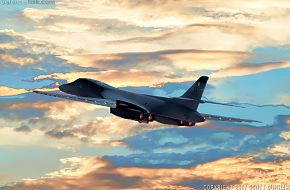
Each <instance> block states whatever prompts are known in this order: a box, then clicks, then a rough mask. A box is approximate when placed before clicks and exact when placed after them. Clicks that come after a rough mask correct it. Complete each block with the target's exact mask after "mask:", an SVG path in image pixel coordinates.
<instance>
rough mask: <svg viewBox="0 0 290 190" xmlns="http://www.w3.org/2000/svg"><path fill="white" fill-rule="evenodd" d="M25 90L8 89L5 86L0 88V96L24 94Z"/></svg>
mask: <svg viewBox="0 0 290 190" xmlns="http://www.w3.org/2000/svg"><path fill="white" fill-rule="evenodd" d="M26 92H27V90H25V89H22V88H18V89H17V88H10V87H7V86H0V96H13V95H18V94H23V93H26Z"/></svg>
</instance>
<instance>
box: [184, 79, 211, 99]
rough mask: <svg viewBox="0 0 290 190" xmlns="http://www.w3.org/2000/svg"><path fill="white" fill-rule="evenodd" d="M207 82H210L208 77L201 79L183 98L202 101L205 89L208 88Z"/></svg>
mask: <svg viewBox="0 0 290 190" xmlns="http://www.w3.org/2000/svg"><path fill="white" fill-rule="evenodd" d="M207 80H208V77H207V76H202V77H200V78H199V79H198V80H197V81H196V82H195V83H194V84H193V85H192V86H191V87H190V88H189V89H188V90H187V91H186V92H185V93H184V94H183V95H182V96H181V97H182V98H188V99H195V100H200V99H201V97H202V93H203V91H204V88H205V86H206V83H207Z"/></svg>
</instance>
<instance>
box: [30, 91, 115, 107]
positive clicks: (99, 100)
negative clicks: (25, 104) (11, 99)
mask: <svg viewBox="0 0 290 190" xmlns="http://www.w3.org/2000/svg"><path fill="white" fill-rule="evenodd" d="M33 92H34V93H37V94H43V95H47V96H53V97H57V98H63V99H68V100H74V101H78V102H85V103H90V104H96V105H100V106H106V107H110V108H116V107H117V103H116V101H114V100H108V99H102V98H88V97H82V96H75V95H71V94H65V93H62V92H43V91H38V90H34V91H33Z"/></svg>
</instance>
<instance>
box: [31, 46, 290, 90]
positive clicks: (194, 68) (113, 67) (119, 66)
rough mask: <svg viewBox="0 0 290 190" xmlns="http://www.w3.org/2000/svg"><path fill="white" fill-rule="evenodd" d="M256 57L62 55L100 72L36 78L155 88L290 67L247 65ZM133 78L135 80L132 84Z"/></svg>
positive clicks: (220, 53)
mask: <svg viewBox="0 0 290 190" xmlns="http://www.w3.org/2000/svg"><path fill="white" fill-rule="evenodd" d="M255 57H256V55H255V54H254V53H249V52H238V51H205V50H170V51H157V52H146V53H145V52H143V53H141V52H139V53H121V54H95V55H79V56H59V58H61V59H64V60H66V61H67V62H68V63H69V64H72V65H76V66H78V67H82V68H89V69H95V70H97V71H93V72H92V71H86V72H70V73H53V74H48V75H40V76H37V77H34V80H36V81H37V80H43V79H54V80H66V81H68V82H71V81H74V80H76V79H77V78H93V79H96V80H100V81H104V82H107V83H110V84H112V85H115V86H119V87H120V86H121V87H124V86H153V85H160V84H164V83H172V82H186V81H192V80H194V79H196V77H197V76H199V75H202V74H208V73H210V74H209V76H210V77H211V78H225V77H232V76H245V75H252V74H257V73H262V72H266V71H271V70H275V69H281V68H288V67H290V62H288V61H283V62H282V61H281V62H260V63H251V62H247V59H250V58H251V59H254V58H255ZM257 57H258V55H257ZM132 78H134V79H135V80H134V81H132V80H131V79H132Z"/></svg>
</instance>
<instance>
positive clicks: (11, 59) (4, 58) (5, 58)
mask: <svg viewBox="0 0 290 190" xmlns="http://www.w3.org/2000/svg"><path fill="white" fill-rule="evenodd" d="M0 60H1V62H6V63H15V64H18V65H21V66H24V65H31V64H34V63H35V61H34V60H33V59H31V58H29V57H17V56H16V55H12V54H0Z"/></svg>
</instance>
